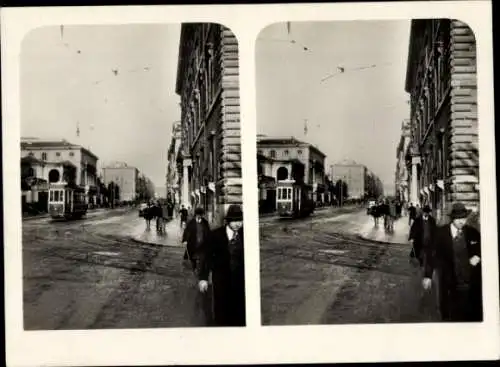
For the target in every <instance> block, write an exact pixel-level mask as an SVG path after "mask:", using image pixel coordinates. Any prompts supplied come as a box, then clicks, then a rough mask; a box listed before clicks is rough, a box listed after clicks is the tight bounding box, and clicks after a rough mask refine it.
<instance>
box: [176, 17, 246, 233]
mask: <svg viewBox="0 0 500 367" xmlns="http://www.w3.org/2000/svg"><path fill="white" fill-rule="evenodd" d="M176 93H177V94H178V95H179V96H180V97H181V126H182V141H183V144H182V149H181V151H180V154H179V155H178V158H177V161H178V162H179V165H180V166H182V171H181V181H182V185H181V190H180V191H181V201H182V203H183V204H184V205H186V207H191V208H194V207H195V206H202V207H204V209H205V211H206V213H207V217H208V220H209V221H210V222H211V223H213V224H221V223H222V222H223V217H224V215H225V212H226V210H227V208H228V206H229V205H231V204H242V203H243V195H242V171H241V137H240V97H239V61H238V43H237V40H236V37H235V35H234V34H233V33H232V32H231V31H230V30H229V29H227V28H225V27H224V26H222V25H219V24H213V23H184V24H182V26H181V37H180V44H179V61H178V68H177V82H176Z"/></svg>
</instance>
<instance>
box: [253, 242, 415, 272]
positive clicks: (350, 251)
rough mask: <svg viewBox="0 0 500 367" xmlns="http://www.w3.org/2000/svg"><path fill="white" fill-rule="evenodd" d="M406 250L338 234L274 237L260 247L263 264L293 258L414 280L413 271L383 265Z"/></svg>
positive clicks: (392, 245)
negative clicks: (396, 254) (388, 259)
mask: <svg viewBox="0 0 500 367" xmlns="http://www.w3.org/2000/svg"><path fill="white" fill-rule="evenodd" d="M406 250H407V247H405V246H403V245H399V244H382V243H376V242H371V241H369V240H365V239H360V238H357V237H355V236H352V235H345V234H340V233H335V232H327V233H324V232H323V233H321V234H314V233H310V232H307V233H301V235H300V240H298V238H297V239H295V238H294V236H290V235H286V234H285V235H281V234H278V233H275V234H274V236H271V237H270V238H269V239H267V240H266V244H265V245H264V246H261V249H260V252H261V261H269V262H272V261H276V257H280V258H282V260H281V261H286V258H294V259H300V260H307V261H312V262H315V263H321V264H330V265H336V266H343V267H350V268H356V269H358V270H359V271H363V272H365V271H377V272H383V273H388V274H394V275H403V276H411V271H412V269H411V268H407V269H406V268H404V269H394V268H393V267H392V266H390V265H389V264H384V263H385V262H384V261H383V259H384V258H386V257H387V256H388V255H389V253H391V256H392V252H393V251H397V252H404V251H406Z"/></svg>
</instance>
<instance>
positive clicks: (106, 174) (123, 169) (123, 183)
mask: <svg viewBox="0 0 500 367" xmlns="http://www.w3.org/2000/svg"><path fill="white" fill-rule="evenodd" d="M102 173H103V182H104V184H105V185H106V186H108V185H109V184H110V183H111V182H113V183H114V184H116V185H118V187H119V196H120V199H119V200H120V201H135V200H136V198H137V194H138V192H137V191H138V180H139V170H138V169H137V168H136V167H131V166H128V165H127V164H126V163H125V162H115V163H113V164H110V165H108V166H106V167H103V168H102ZM153 193H154V190H153Z"/></svg>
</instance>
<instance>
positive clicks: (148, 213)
mask: <svg viewBox="0 0 500 367" xmlns="http://www.w3.org/2000/svg"><path fill="white" fill-rule="evenodd" d="M153 214H154V213H153V206H152V204H151V202H150V201H148V204H147V206H146V208H144V214H143V216H144V220H145V221H146V231H149V230H150V229H151V220H152V219H153Z"/></svg>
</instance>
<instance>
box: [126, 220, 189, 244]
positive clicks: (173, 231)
mask: <svg viewBox="0 0 500 367" xmlns="http://www.w3.org/2000/svg"><path fill="white" fill-rule="evenodd" d="M165 231H166V234H163V233H158V232H156V221H154V220H152V221H151V229H150V230H149V231H146V221H145V220H144V219H142V218H140V219H138V220H137V224H135V225H134V227H133V228H132V230H131V232H130V235H129V237H130V238H131V239H132V240H133V241H135V242H139V243H144V244H148V245H157V246H173V247H182V243H181V240H182V231H181V226H180V223H179V220H176V219H172V220H170V221H168V222H167V224H166V226H165Z"/></svg>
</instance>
